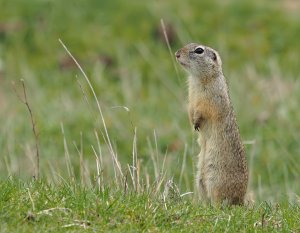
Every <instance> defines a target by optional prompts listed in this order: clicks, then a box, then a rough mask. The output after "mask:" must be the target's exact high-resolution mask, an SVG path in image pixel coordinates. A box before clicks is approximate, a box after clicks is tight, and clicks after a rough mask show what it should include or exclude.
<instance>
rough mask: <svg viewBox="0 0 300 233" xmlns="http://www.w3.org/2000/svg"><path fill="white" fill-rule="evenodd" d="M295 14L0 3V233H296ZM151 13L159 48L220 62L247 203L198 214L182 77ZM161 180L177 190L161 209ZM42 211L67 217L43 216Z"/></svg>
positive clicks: (290, 10)
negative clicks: (201, 51) (209, 53)
mask: <svg viewBox="0 0 300 233" xmlns="http://www.w3.org/2000/svg"><path fill="white" fill-rule="evenodd" d="M297 7H299V6H297V4H296V3H295V4H294V5H292V7H291V1H274V2H273V3H272V5H271V4H263V3H261V2H260V1H252V2H249V3H242V2H240V1H235V0H229V1H222V2H220V1H217V0H214V1H205V2H199V1H196V0H189V1H185V2H182V1H177V0H175V1H172V2H171V1H170V2H169V1H165V2H163V3H159V2H156V1H147V3H140V2H138V1H126V2H123V1H119V0H116V1H113V2H112V1H109V2H102V1H89V2H87V1H83V0H82V1H76V3H73V2H72V1H67V0H66V1H63V2H59V1H38V0H31V1H29V2H28V1H27V2H24V1H21V0H16V1H14V2H10V1H6V2H5V3H4V2H3V3H2V7H1V9H0V22H1V24H0V122H1V123H2V124H1V127H0V155H1V157H0V160H1V162H0V177H1V179H2V183H1V186H2V188H1V190H3V191H2V192H3V193H2V196H1V209H2V210H7V211H2V212H1V222H2V224H1V225H2V226H1V230H2V231H4V232H5V231H13V230H14V229H15V228H14V227H15V226H18V231H25V232H27V231H44V230H45V229H50V230H51V229H53V230H54V231H76V230H78V229H83V228H84V226H86V227H87V230H90V231H92V230H96V231H114V230H115V231H120V232H122V231H142V230H145V231H146V230H148V229H149V230H150V231H172V230H174V231H180V230H185V229H190V230H191V231H193V230H194V231H199V230H205V231H214V230H215V231H220V232H223V231H229V232H231V231H234V229H239V227H240V226H242V227H243V228H241V231H271V230H273V231H279V230H282V231H289V230H290V231H295V232H296V231H299V223H298V222H299V193H300V184H299V178H300V177H299V174H300V166H299V163H298V154H299V143H298V141H299V139H300V138H299V132H298V131H299V130H298V129H299V128H300V123H299V121H298V119H299V118H300V113H299V110H298V102H299V101H298V100H299V98H300V94H299V93H300V82H299V68H298V66H299V62H300V61H299V60H300V59H299V56H298V54H299V53H300V44H299V42H298V38H299V36H300V26H299V23H298V22H299V16H298V14H297V9H298V8H297ZM66 9H67V10H66ZM295 9H296V10H295ZM161 19H163V20H164V22H165V25H166V28H167V30H168V31H169V33H168V37H169V41H170V49H171V51H172V53H174V52H175V51H176V50H177V49H178V48H180V47H181V46H182V45H183V44H186V43H188V42H190V41H198V42H202V43H204V44H207V45H210V46H211V47H213V48H216V49H217V50H218V51H219V52H220V54H221V57H222V59H223V68H224V72H225V75H226V77H227V79H228V82H229V85H230V93H231V96H232V101H233V104H234V107H235V111H236V115H237V119H238V123H239V126H240V130H241V135H242V138H243V140H244V141H245V142H251V143H250V144H246V150H247V157H248V161H249V166H250V169H251V179H250V184H249V193H250V194H251V195H252V196H253V197H254V199H255V201H256V203H255V205H254V207H251V208H250V207H249V208H239V207H238V208H232V209H215V208H211V207H207V208H205V207H203V206H201V205H200V204H199V203H194V202H193V200H192V199H193V194H190V192H193V189H194V187H193V185H194V184H193V183H194V182H193V180H194V173H195V166H194V165H193V164H194V162H195V156H196V155H197V153H198V152H199V148H198V145H197V143H196V136H197V135H196V134H194V133H193V131H192V129H191V127H190V125H189V122H188V117H187V111H186V94H187V93H186V82H185V76H186V74H185V73H184V72H183V71H182V70H181V69H180V68H179V67H178V66H177V65H176V64H174V63H173V62H174V60H173V58H172V57H171V55H170V53H169V49H168V47H167V45H166V43H165V39H164V36H163V34H162V33H161V31H160V28H161ZM225 19H226V20H225ZM59 38H60V39H61V40H62V41H63V42H64V43H65V44H66V46H67V48H68V49H69V50H70V52H71V53H72V54H73V56H74V57H75V58H76V59H77V60H78V62H79V64H80V65H81V67H82V68H83V69H84V71H85V72H86V75H87V77H88V78H89V80H90V83H91V86H92V87H93V89H94V92H95V95H96V97H97V98H95V96H94V94H93V92H92V91H91V88H90V86H89V84H88V83H87V82H86V79H85V78H84V77H83V75H82V72H80V70H79V69H78V67H77V66H76V65H75V63H74V61H72V59H71V58H70V56H69V55H68V54H67V52H66V51H65V50H64V48H63V47H62V46H61V44H60V43H59V41H58V39H59ZM20 79H24V83H25V86H26V90H27V98H28V103H29V104H30V107H31V109H32V112H33V117H34V120H35V122H36V127H37V130H38V137H39V148H40V176H41V180H38V181H32V176H33V175H34V174H35V139H34V135H33V133H32V125H31V123H30V121H31V119H30V116H29V114H28V109H26V106H24V104H22V102H21V101H20V100H19V99H18V97H17V95H16V93H15V91H14V90H13V88H12V85H11V82H12V81H13V82H15V83H16V85H15V87H16V91H17V93H19V95H21V97H22V92H23V90H22V83H20V82H19V81H18V80H20ZM96 100H97V101H98V102H99V106H100V107H101V111H102V115H103V117H101V114H99V106H97V101H96ZM103 120H104V121H105V125H106V128H105V127H104V125H103ZM106 129H107V134H108V136H107V135H106V132H105V130H106ZM103 135H104V136H103ZM108 137H109V139H110V140H111V145H110V144H109V143H108ZM118 166H119V168H118ZM121 173H123V176H122V175H121ZM7 177H14V178H12V179H11V178H7ZM21 178H22V179H21ZM170 180H172V181H174V184H175V187H177V188H178V191H176V190H177V188H175V191H176V192H175V194H176V193H177V194H176V195H177V196H178V195H179V196H180V195H182V194H186V195H185V196H183V197H181V198H179V200H177V199H176V198H175V199H174V198H171V199H170V200H167V204H166V199H164V198H163V197H164V191H165V190H166V187H167V184H168V183H169V182H170ZM124 190H126V195H124V192H125V191H124ZM176 195H175V196H176ZM30 196H31V197H30ZM165 197H166V195H165ZM167 199H168V198H167ZM163 200H164V201H163ZM33 203H34V208H33ZM107 203H109V204H107ZM278 203H279V204H278ZM287 203H290V204H287ZM105 205H109V206H110V207H109V208H108V206H105ZM166 205H167V206H166ZM50 208H67V209H65V210H64V209H54V210H53V211H52V212H51V211H50V212H51V214H52V216H50V215H49V213H48V212H47V211H46V212H43V211H45V210H49V209H50ZM133 210H134V211H133ZM145 210H147V211H145ZM18 211H19V212H18ZM150 213H151V214H150ZM31 215H32V217H30V216H31ZM76 220H80V221H81V222H77V221H76ZM124 223H132V227H133V228H126V227H130V225H129V224H124ZM172 223H174V224H172ZM175 223H176V224H175ZM255 223H257V226H256V227H254V224H255ZM68 224H75V225H73V226H72V225H70V226H68ZM277 225H278V226H277ZM64 226H67V227H64ZM183 226H185V228H183ZM186 227H190V228H186Z"/></svg>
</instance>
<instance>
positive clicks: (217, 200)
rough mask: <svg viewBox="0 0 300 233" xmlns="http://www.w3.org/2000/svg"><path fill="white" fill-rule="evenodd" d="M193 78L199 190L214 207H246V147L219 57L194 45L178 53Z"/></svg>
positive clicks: (191, 94) (191, 96)
mask: <svg viewBox="0 0 300 233" xmlns="http://www.w3.org/2000/svg"><path fill="white" fill-rule="evenodd" d="M175 56H176V59H177V61H178V62H179V63H180V65H181V66H182V67H183V68H184V69H185V70H186V71H188V73H189V74H190V76H189V78H188V86H189V118H190V121H191V123H192V124H193V126H194V128H195V130H196V131H199V139H198V142H199V144H200V147H201V151H200V154H199V156H198V157H199V158H198V166H197V168H198V172H197V178H196V187H197V191H198V192H199V195H200V198H201V200H202V201H203V202H205V203H212V204H213V205H219V204H223V203H225V204H229V205H243V204H244V198H245V194H246V191H247V186H248V168H247V160H246V153H245V148H244V145H243V143H242V141H241V138H240V134H239V128H238V125H237V122H236V118H235V114H234V111H233V107H232V104H231V100H230V97H229V91H228V87H227V83H226V79H225V77H224V75H223V71H222V61H221V58H220V56H219V54H218V53H217V52H216V51H215V50H213V49H212V48H209V47H207V46H204V45H199V44H196V43H191V44H188V45H186V46H184V47H183V48H181V49H179V50H178V51H177V52H176V53H175Z"/></svg>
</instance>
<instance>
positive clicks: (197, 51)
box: [194, 47, 204, 54]
mask: <svg viewBox="0 0 300 233" xmlns="http://www.w3.org/2000/svg"><path fill="white" fill-rule="evenodd" d="M203 52H204V49H203V48H201V47H198V48H196V49H195V51H194V53H197V54H201V53H203Z"/></svg>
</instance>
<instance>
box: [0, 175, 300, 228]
mask: <svg viewBox="0 0 300 233" xmlns="http://www.w3.org/2000/svg"><path fill="white" fill-rule="evenodd" d="M0 187H1V190H5V191H4V192H1V199H0V206H1V209H2V211H1V215H0V216H1V220H0V221H1V230H2V232H46V231H47V232H48V231H49V232H70V231H71V232H74V231H76V232H78V231H83V230H85V231H87V232H142V231H150V232H170V231H172V232H177V231H178V232H210V231H213V232H254V231H255V232H272V231H283V232H298V231H299V230H300V226H299V215H300V208H299V206H297V205H292V204H287V203H286V204H281V205H279V204H277V205H274V206H271V205H270V204H267V203H261V204H260V205H257V206H255V207H234V208H228V207H224V208H213V207H203V206H201V205H199V204H195V203H192V202H191V201H190V200H185V199H184V198H182V199H179V200H174V199H170V200H167V201H165V202H164V201H163V200H162V199H161V198H153V197H151V196H150V194H147V193H143V194H140V195H136V193H127V194H126V195H124V193H122V192H120V191H118V190H113V189H105V190H104V191H102V192H98V191H97V190H95V189H91V188H84V187H82V186H81V185H76V184H74V183H67V182H61V183H59V184H56V185H54V186H53V185H49V184H48V185H47V184H46V183H45V182H44V181H38V182H26V183H24V182H23V181H19V180H17V179H8V180H5V181H1V183H0ZM16 210H17V211H16Z"/></svg>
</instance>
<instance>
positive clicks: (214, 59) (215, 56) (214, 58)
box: [212, 52, 217, 61]
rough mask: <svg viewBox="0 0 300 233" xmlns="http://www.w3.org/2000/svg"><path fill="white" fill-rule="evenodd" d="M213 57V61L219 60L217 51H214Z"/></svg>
mask: <svg viewBox="0 0 300 233" xmlns="http://www.w3.org/2000/svg"><path fill="white" fill-rule="evenodd" d="M212 59H213V61H217V55H216V53H215V52H212Z"/></svg>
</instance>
